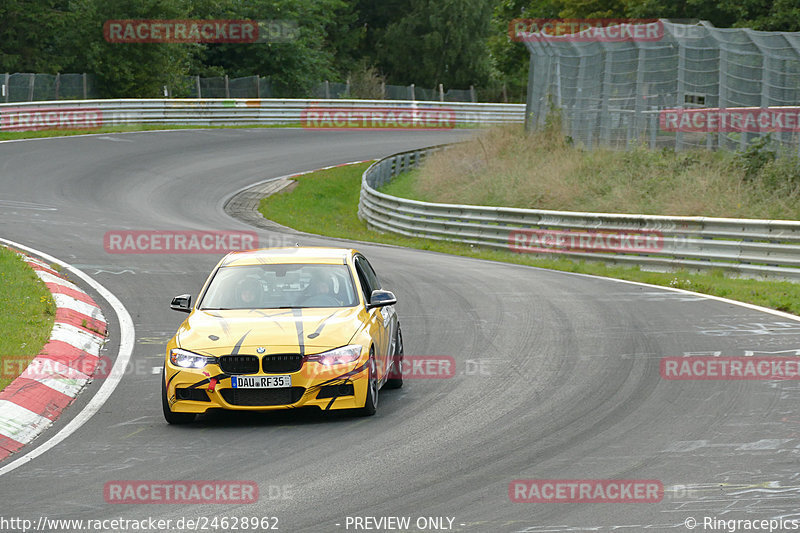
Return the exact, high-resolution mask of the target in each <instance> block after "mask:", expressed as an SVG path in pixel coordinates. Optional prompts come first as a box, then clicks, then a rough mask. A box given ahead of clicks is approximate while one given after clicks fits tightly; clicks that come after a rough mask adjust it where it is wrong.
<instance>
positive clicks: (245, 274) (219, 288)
mask: <svg viewBox="0 0 800 533" xmlns="http://www.w3.org/2000/svg"><path fill="white" fill-rule="evenodd" d="M357 303H358V297H357V296H356V292H355V289H354V285H353V279H352V277H351V276H350V270H349V269H348V268H347V266H346V265H343V264H339V265H318V264H311V265H309V264H291V265H280V264H279V265H275V264H269V265H248V266H231V267H222V268H220V269H219V270H218V271H217V273H216V275H215V276H214V279H213V280H211V283H210V284H209V286H208V290H207V291H206V293H205V295H204V296H203V300H202V302H201V307H200V309H205V310H211V309H283V308H295V307H300V308H302V307H352V306H354V305H356V304H357Z"/></svg>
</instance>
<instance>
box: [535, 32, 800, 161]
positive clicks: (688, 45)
mask: <svg viewBox="0 0 800 533" xmlns="http://www.w3.org/2000/svg"><path fill="white" fill-rule="evenodd" d="M652 25H655V27H651V26H652ZM644 26H648V28H649V29H648V28H644V30H645V31H636V28H635V27H633V28H632V29H631V31H630V32H629V33H628V34H627V35H628V37H630V36H634V37H632V38H629V39H627V40H619V41H616V42H614V41H611V40H603V39H589V38H585V37H586V35H585V34H584V35H581V34H580V33H576V34H571V35H561V36H558V37H553V36H542V34H540V33H539V34H528V35H527V36H525V37H523V38H522V39H521V40H524V41H525V42H526V45H527V47H528V50H529V52H530V70H529V73H528V76H529V80H528V100H527V113H526V115H527V127H528V129H533V128H536V127H540V126H542V125H543V124H544V123H545V120H546V117H547V116H548V114H549V113H552V112H554V111H556V110H558V111H559V112H560V113H561V119H562V124H563V127H564V129H565V133H566V134H568V135H570V136H571V137H572V138H573V139H574V141H576V142H579V143H582V144H583V145H585V146H587V147H590V148H591V147H592V146H594V145H598V144H601V145H604V146H611V147H620V148H622V147H630V146H631V145H633V144H637V143H644V144H647V145H649V146H651V147H653V148H655V147H674V148H675V149H685V148H700V147H704V148H713V149H716V148H719V149H728V150H735V149H742V148H744V147H746V146H747V144H748V143H749V142H750V141H752V140H753V139H754V138H757V137H762V136H765V135H767V134H769V135H771V138H772V139H773V140H774V141H776V142H779V143H780V144H783V145H784V146H787V147H790V148H791V149H792V150H798V146H800V136H798V131H800V33H785V32H764V31H753V30H750V29H721V28H715V27H714V26H712V25H711V24H710V23H708V22H699V23H697V24H676V23H672V22H670V21H667V20H659V21H654V22H651V23H650V24H648V25H644ZM639 29H641V28H639ZM649 30H653V31H649ZM636 35H650V36H651V38H649V39H636V38H635V36H636ZM653 36H655V38H653ZM787 106H788V107H787Z"/></svg>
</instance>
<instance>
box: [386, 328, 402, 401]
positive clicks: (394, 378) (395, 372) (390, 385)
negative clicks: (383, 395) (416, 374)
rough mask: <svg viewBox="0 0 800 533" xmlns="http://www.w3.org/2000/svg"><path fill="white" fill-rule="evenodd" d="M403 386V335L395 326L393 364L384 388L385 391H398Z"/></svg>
mask: <svg viewBox="0 0 800 533" xmlns="http://www.w3.org/2000/svg"><path fill="white" fill-rule="evenodd" d="M402 386H403V334H402V332H401V331H400V325H399V324H398V325H397V333H395V336H394V362H393V363H392V370H391V372H390V374H389V379H387V380H386V384H385V385H384V387H386V388H387V389H399V388H400V387H402Z"/></svg>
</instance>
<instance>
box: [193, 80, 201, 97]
mask: <svg viewBox="0 0 800 533" xmlns="http://www.w3.org/2000/svg"><path fill="white" fill-rule="evenodd" d="M194 83H195V86H196V87H197V97H198V98H202V97H203V91H202V90H201V89H200V76H195V77H194Z"/></svg>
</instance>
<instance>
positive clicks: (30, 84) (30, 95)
mask: <svg viewBox="0 0 800 533" xmlns="http://www.w3.org/2000/svg"><path fill="white" fill-rule="evenodd" d="M28 79H29V80H30V81H29V82H28V101H29V102H33V84H34V83H35V82H36V74H31V77H30V78H28Z"/></svg>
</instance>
